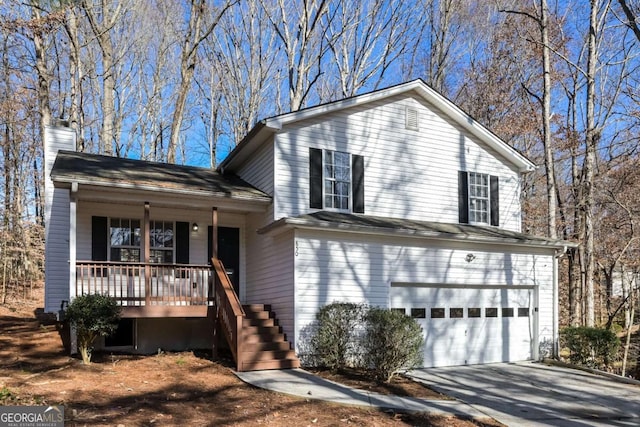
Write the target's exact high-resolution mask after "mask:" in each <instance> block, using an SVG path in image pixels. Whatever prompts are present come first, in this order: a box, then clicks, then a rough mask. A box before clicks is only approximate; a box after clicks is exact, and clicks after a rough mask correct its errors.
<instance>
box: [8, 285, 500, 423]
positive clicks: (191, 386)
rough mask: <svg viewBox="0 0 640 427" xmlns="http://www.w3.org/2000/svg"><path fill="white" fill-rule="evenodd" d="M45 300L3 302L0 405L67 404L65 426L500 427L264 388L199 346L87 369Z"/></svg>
mask: <svg viewBox="0 0 640 427" xmlns="http://www.w3.org/2000/svg"><path fill="white" fill-rule="evenodd" d="M41 305H42V296H41V292H40V296H39V298H36V299H33V300H30V301H8V304H6V305H0V405H30V404H39V405H45V404H58V405H64V410H65V425H66V426H75V425H79V426H80V425H92V426H94V425H111V426H165V425H166V426H172V425H193V426H208V425H212V426H213V425H215V426H254V425H272V426H290V425H291V426H341V425H356V426H404V425H413V426H453V427H470V426H500V424H499V423H497V422H496V421H494V420H464V419H459V418H455V417H437V416H429V415H428V414H425V413H418V414H401V413H394V412H381V411H376V410H372V409H367V408H360V407H353V406H342V405H336V404H331V403H327V402H322V401H318V400H310V399H304V398H296V397H291V396H286V395H282V394H278V393H274V392H269V391H266V390H262V389H257V388H254V387H251V386H249V385H247V384H245V383H243V382H242V381H240V380H239V379H238V378H237V377H236V376H235V375H234V374H233V370H232V367H231V365H230V363H229V361H225V360H215V361H212V360H211V359H210V357H209V355H207V354H204V353H198V352H182V353H162V354H159V355H151V356H131V355H115V354H114V355H111V354H101V355H99V354H98V355H96V356H95V357H96V358H95V363H93V364H91V365H89V366H84V365H82V364H81V362H80V361H79V360H77V359H75V358H71V357H69V356H68V355H67V354H66V353H65V351H64V348H63V346H62V343H61V339H60V335H59V333H58V329H57V325H56V324H55V323H53V322H50V321H47V320H46V319H45V318H44V317H43V316H37V314H38V313H39V312H38V311H37V309H36V307H38V306H41ZM40 311H41V310H40ZM356 381H358V380H356ZM360 385H361V386H363V387H366V386H367V385H366V383H360ZM394 387H396V388H395V389H393V390H390V392H392V391H393V392H394V393H397V392H400V389H401V386H400V385H397V384H395V385H394ZM402 387H404V386H402ZM420 387H422V386H420ZM423 388H424V387H423ZM376 391H378V390H377V389H376ZM407 393H409V395H413V393H414V392H412V391H408V392H407Z"/></svg>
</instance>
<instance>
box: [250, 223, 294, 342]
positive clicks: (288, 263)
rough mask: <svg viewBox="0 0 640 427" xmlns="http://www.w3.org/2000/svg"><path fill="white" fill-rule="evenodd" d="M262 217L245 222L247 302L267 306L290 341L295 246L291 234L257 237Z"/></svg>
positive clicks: (292, 321) (292, 323)
mask: <svg viewBox="0 0 640 427" xmlns="http://www.w3.org/2000/svg"><path fill="white" fill-rule="evenodd" d="M263 223H264V216H263V215H261V214H251V215H249V216H248V218H247V229H248V230H251V231H250V232H249V233H248V234H247V259H249V260H251V261H250V262H249V263H248V264H247V285H246V302H247V303H249V304H270V305H271V308H272V310H273V311H275V313H276V316H277V318H278V321H279V323H280V325H281V326H282V328H283V330H284V332H285V333H286V334H287V336H288V337H289V338H290V339H291V338H293V328H294V286H293V285H294V246H293V245H294V242H293V232H287V233H283V234H279V235H277V236H274V237H271V236H265V235H260V234H257V233H256V232H255V231H254V230H256V229H257V228H259V226H260V225H261V224H263Z"/></svg>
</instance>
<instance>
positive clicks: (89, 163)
mask: <svg viewBox="0 0 640 427" xmlns="http://www.w3.org/2000/svg"><path fill="white" fill-rule="evenodd" d="M74 150H75V135H74V134H73V132H72V131H70V130H69V129H64V128H49V129H47V138H46V141H45V151H46V165H45V166H46V173H47V178H48V179H47V184H46V193H47V209H46V220H47V235H46V237H47V250H46V256H47V258H46V304H45V305H46V310H47V311H50V312H57V311H58V310H60V308H61V306H62V307H64V305H65V304H66V303H67V302H68V301H70V300H71V299H73V298H74V296H75V295H79V294H82V293H91V292H101V293H108V294H109V295H112V296H113V297H115V298H116V299H117V300H118V301H119V302H120V304H121V305H122V306H123V322H122V324H121V328H120V330H119V332H118V334H116V336H115V337H110V338H108V339H107V340H105V343H104V345H105V346H106V347H107V348H109V347H118V348H120V349H122V348H124V349H130V350H131V351H139V352H154V351H156V350H157V349H158V348H163V349H184V348H195V347H207V346H210V345H212V344H213V345H214V346H215V347H216V348H218V346H220V345H221V343H220V339H221V338H220V337H222V336H224V337H225V338H226V341H227V344H228V346H229V347H230V349H231V352H232V354H233V356H234V358H235V359H236V363H237V367H238V369H240V370H245V369H265V368H278V367H290V366H297V363H298V362H297V360H296V358H295V356H296V353H297V352H299V351H300V350H301V349H302V348H304V343H305V340H306V339H308V334H309V325H310V324H311V323H312V322H313V320H314V316H315V314H316V312H317V310H318V309H319V308H320V307H321V306H323V305H326V304H329V303H331V302H334V301H349V302H359V303H360V302H362V303H367V304H370V305H374V306H381V307H387V308H389V309H393V310H401V311H404V312H405V313H406V314H407V315H410V316H412V317H414V318H415V319H416V320H417V321H418V322H419V323H420V325H421V326H422V329H423V331H424V335H425V343H426V344H425V350H424V351H425V354H424V365H425V366H445V365H462V364H478V363H490V362H501V361H517V360H527V359H538V358H540V357H543V356H548V355H551V354H553V352H554V351H555V349H556V345H557V341H558V268H557V266H558V258H559V257H560V256H561V255H562V254H563V253H564V251H565V250H566V247H567V246H568V245H570V244H569V243H567V242H562V241H555V240H549V239H545V238H540V237H534V236H530V235H526V234H523V233H522V230H521V206H520V186H521V176H522V174H525V173H527V172H529V171H532V170H533V169H534V167H535V166H534V165H533V164H532V163H531V162H530V161H529V160H527V159H526V158H525V157H523V156H522V155H521V154H519V153H518V152H517V151H515V150H514V149H512V148H511V147H509V146H508V145H507V144H505V143H504V142H503V141H501V140H500V139H499V138H498V137H497V136H496V135H494V134H493V133H491V132H490V131H489V130H487V129H486V128H484V127H483V126H482V125H480V124H479V123H477V122H476V121H475V120H474V119H473V118H471V117H469V116H468V115H467V114H465V113H464V112H463V111H462V110H460V109H459V108H458V107H456V106H455V105H454V104H452V103H451V102H450V101H448V100H447V99H446V98H444V97H443V96H441V95H440V94H438V93H437V92H435V91H434V90H433V89H431V88H430V87H429V86H428V85H426V84H425V83H424V82H422V81H421V80H415V81H411V82H408V83H405V84H401V85H398V86H394V87H390V88H387V89H382V90H378V91H375V92H372V93H368V94H364V95H359V96H355V97H352V98H349V99H345V100H342V101H337V102H332V103H329V104H324V105H320V106H316V107H312V108H308V109H304V110H301V111H297V112H293V113H289V114H283V115H279V116H276V117H272V118H268V119H265V120H263V121H261V122H260V123H258V124H257V125H256V126H255V127H254V128H253V129H252V130H251V132H250V133H249V134H248V135H247V136H246V137H245V138H244V139H243V141H241V142H240V144H239V145H238V146H237V147H236V148H235V149H234V150H233V151H232V152H231V153H230V155H229V156H228V157H227V158H226V159H225V160H224V161H223V162H222V164H221V165H220V166H219V168H218V169H217V171H213V170H208V169H203V168H194V167H186V166H177V165H169V164H159V163H151V162H144V161H139V160H131V159H117V158H112V157H105V156H98V155H93V154H85V153H76V152H75V151H74ZM212 262H213V267H214V268H213V269H212V266H211V264H212ZM265 305H266V306H265ZM214 325H216V326H215V327H214ZM214 330H215V331H217V332H218V333H216V334H213V331H214Z"/></svg>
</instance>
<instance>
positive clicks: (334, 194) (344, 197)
mask: <svg viewBox="0 0 640 427" xmlns="http://www.w3.org/2000/svg"><path fill="white" fill-rule="evenodd" d="M350 192H351V156H350V155H349V153H343V152H340V151H329V150H325V151H324V205H325V208H333V209H341V210H348V209H349V198H350Z"/></svg>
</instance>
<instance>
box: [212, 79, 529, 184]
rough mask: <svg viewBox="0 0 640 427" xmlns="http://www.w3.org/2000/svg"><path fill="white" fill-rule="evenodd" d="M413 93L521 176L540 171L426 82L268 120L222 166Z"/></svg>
mask: <svg viewBox="0 0 640 427" xmlns="http://www.w3.org/2000/svg"><path fill="white" fill-rule="evenodd" d="M410 92H413V93H415V94H417V95H418V96H420V97H421V98H422V99H424V100H425V101H427V102H428V103H429V104H431V105H434V106H435V107H436V108H438V109H439V110H440V111H441V112H442V113H443V114H445V115H446V116H447V117H449V118H450V119H451V120H452V121H453V122H455V123H456V124H458V125H459V126H460V127H462V128H463V129H465V130H466V131H468V132H469V133H470V134H472V135H474V136H475V137H476V138H478V139H479V140H481V141H483V142H484V143H485V144H487V145H488V146H490V147H491V148H493V149H494V150H495V151H496V152H498V153H499V154H500V155H502V156H503V157H504V158H506V159H507V160H508V161H509V162H511V163H512V164H514V165H515V166H516V168H517V169H518V170H519V171H520V172H530V171H533V170H534V169H535V168H536V166H535V165H534V164H533V163H532V162H531V161H530V160H529V159H527V158H526V157H525V156H523V155H522V154H520V153H519V152H518V151H517V150H516V149H514V148H513V147H511V146H509V145H508V144H507V143H506V142H504V141H503V140H502V139H500V138H499V137H498V136H497V135H496V134H494V133H493V132H492V131H490V130H489V129H488V128H486V127H485V126H483V125H482V124H480V123H479V122H477V121H476V120H475V119H474V118H473V117H471V116H470V115H469V114H467V113H466V112H464V111H463V110H462V109H461V108H460V107H458V106H457V105H456V104H454V103H453V102H451V101H450V100H449V99H448V98H446V97H445V96H444V95H442V94H441V93H439V92H438V91H436V90H435V89H433V88H432V87H431V86H429V85H428V84H427V83H426V82H425V81H424V80H422V79H415V80H410V81H408V82H405V83H400V84H397V85H394V86H389V87H386V88H383V89H378V90H375V91H373V92H368V93H364V94H361V95H354V96H351V97H349V98H344V99H340V100H337V101H332V102H328V103H325V104H320V105H316V106H313V107H307V108H304V109H301V110H298V111H292V112H289V113H284V114H279V115H277V116H273V117H269V118H266V119H264V120H262V121H260V122H259V123H258V124H256V126H254V127H253V129H251V131H250V132H249V133H248V134H247V135H246V136H245V137H244V139H243V140H242V141H240V143H239V144H238V145H237V146H236V147H235V149H234V150H233V151H232V152H231V153H229V155H228V156H227V158H226V159H225V160H224V161H223V162H222V164H221V165H220V170H225V169H233V167H234V165H235V164H239V163H241V162H242V161H243V160H244V159H246V158H247V157H248V156H249V155H250V154H251V153H252V152H253V151H254V150H256V149H257V148H258V147H259V146H260V145H261V144H262V142H264V141H265V140H266V139H267V138H268V136H269V135H271V134H274V133H276V132H278V131H280V130H281V129H283V127H285V126H287V125H290V124H292V123H295V122H299V121H301V120H307V119H311V118H314V117H318V116H322V115H324V114H328V113H333V112H336V111H340V110H344V109H347V108H352V107H355V106H358V105H364V104H367V103H370V102H374V101H380V100H382V99H386V98H390V97H392V96H397V95H401V94H405V93H410ZM237 162H238V163H237Z"/></svg>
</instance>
